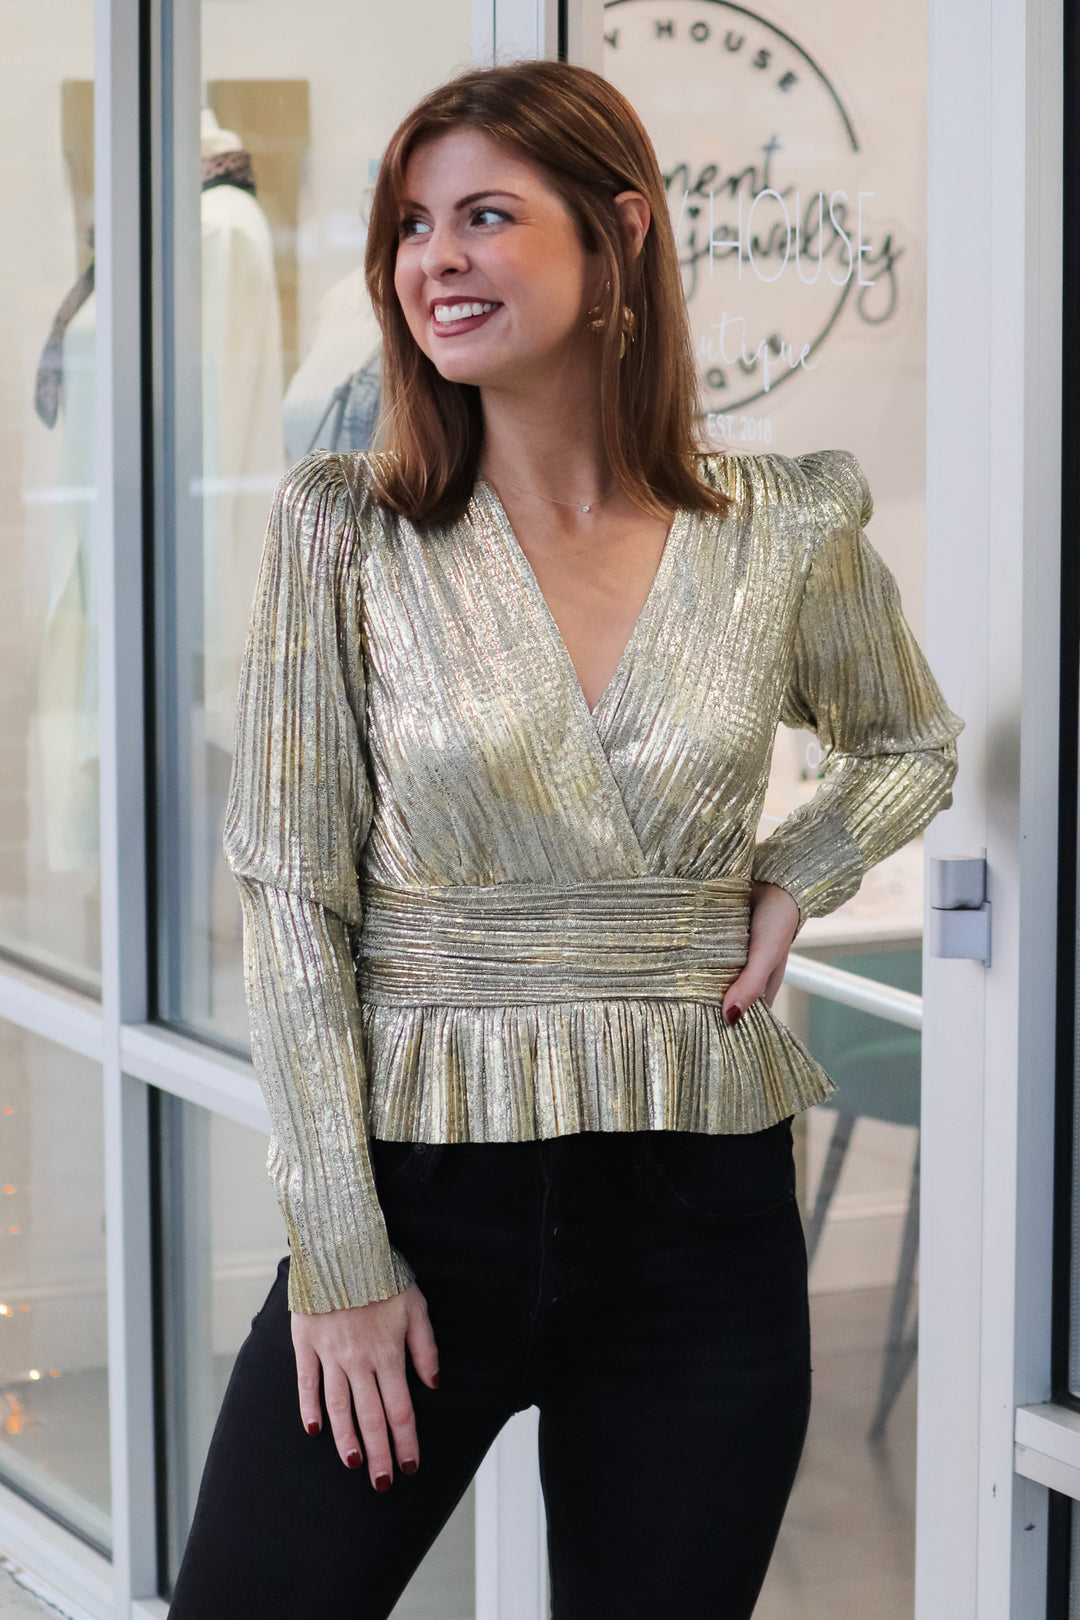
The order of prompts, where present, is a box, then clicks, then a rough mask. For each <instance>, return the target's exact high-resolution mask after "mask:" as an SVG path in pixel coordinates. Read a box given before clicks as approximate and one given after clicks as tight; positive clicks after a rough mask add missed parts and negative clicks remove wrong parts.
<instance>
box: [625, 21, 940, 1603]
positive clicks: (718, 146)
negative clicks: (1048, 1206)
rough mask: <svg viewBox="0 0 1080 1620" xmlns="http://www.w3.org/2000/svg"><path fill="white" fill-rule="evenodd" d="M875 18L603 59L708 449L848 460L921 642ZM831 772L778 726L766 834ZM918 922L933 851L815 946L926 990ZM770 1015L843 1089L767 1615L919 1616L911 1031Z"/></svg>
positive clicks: (907, 225) (742, 28) (918, 42)
mask: <svg viewBox="0 0 1080 1620" xmlns="http://www.w3.org/2000/svg"><path fill="white" fill-rule="evenodd" d="M872 9H873V17H872V20H871V18H870V17H869V16H868V15H863V16H862V19H861V21H862V26H860V27H858V28H854V27H852V25H851V15H852V14H851V11H850V8H849V7H847V6H844V5H840V4H838V3H837V0H813V3H812V4H808V5H802V6H799V7H797V8H795V9H792V7H791V6H790V5H785V4H777V5H772V4H762V5H758V6H754V7H752V8H749V9H748V8H747V7H746V6H744V5H735V4H729V3H728V0H674V3H672V0H666V3H665V0H608V3H607V4H606V5H605V6H604V24H603V27H604V47H603V50H604V56H603V63H604V71H605V73H606V74H607V75H608V77H609V78H611V79H612V81H613V82H614V83H615V84H617V85H618V87H619V88H620V89H621V90H623V91H624V92H625V93H626V95H627V96H628V97H629V99H630V100H631V102H632V103H633V104H634V106H635V107H637V109H638V111H639V112H640V113H641V115H642V117H643V119H644V121H645V124H646V127H647V128H648V130H649V133H650V134H651V136H652V138H653V142H654V144H655V146H656V149H657V155H658V157H659V159H660V164H661V168H662V169H663V172H664V175H665V179H666V181H667V187H668V203H669V209H670V214H671V219H672V223H673V225H674V228H675V231H676V236H677V240H678V244H679V251H680V259H681V263H682V269H683V282H684V289H685V292H686V299H687V305H688V309H689V313H690V319H691V326H692V331H693V339H694V346H695V351H696V354H697V358H698V367H699V374H700V382H701V394H702V403H703V411H702V418H701V430H702V435H703V437H704V439H705V440H706V441H707V442H708V443H710V444H712V445H713V446H715V447H716V448H717V449H718V450H719V449H723V450H731V451H736V452H738V451H748V452H753V453H757V452H765V451H776V452H779V453H781V454H783V455H798V454H800V453H802V452H804V451H810V450H820V449H830V448H843V449H847V450H851V451H853V452H854V453H855V454H856V455H857V457H858V459H859V461H860V463H861V464H862V467H863V470H864V472H865V473H866V476H867V478H868V480H869V483H870V487H871V489H872V491H873V495H874V501H875V515H874V518H873V521H872V523H871V525H870V530H869V538H870V541H871V543H872V544H873V545H874V547H875V548H876V549H877V550H878V551H879V552H880V553H881V554H882V556H883V557H884V558H885V561H886V562H887V563H888V565H889V567H890V568H891V569H892V571H893V573H894V574H895V576H896V578H897V580H898V583H899V586H900V591H901V595H902V598H903V602H904V607H905V610H906V613H907V617H908V619H909V622H910V623H911V625H912V628H913V629H914V631H915V634H916V636H917V637H919V638H920V639H921V637H922V634H923V626H924V618H925V614H924V605H925V582H924V569H925V473H924V435H925V428H926V411H925V385H926V364H925V343H926V327H925V263H924V244H925V218H924V212H925V161H926V89H927V78H926V61H925V15H924V14H920V12H919V10H918V8H916V10H915V12H912V11H911V10H910V9H908V10H904V11H898V10H897V9H896V8H890V7H887V6H884V5H880V4H879V5H876V6H874V7H873V8H872ZM820 763H821V760H820V753H819V751H818V750H817V746H816V742H815V740H814V739H813V737H811V736H810V735H809V734H808V733H805V732H792V731H784V730H781V732H780V733H779V735H778V738H777V746H776V751H775V756H774V762H773V772H772V777H771V781H770V787H769V793H768V799H767V802H766V806H765V809H766V815H765V819H764V821H763V824H762V827H761V836H762V837H764V836H767V834H768V833H769V831H770V830H771V829H772V827H773V826H774V825H775V824H776V822H777V821H779V820H780V819H781V818H782V817H783V816H785V815H786V814H787V813H788V811H789V810H791V809H792V808H794V806H795V805H797V804H799V803H800V802H802V801H803V800H804V799H805V798H806V797H808V796H809V795H810V794H811V793H813V791H814V789H815V787H816V785H817V780H818V771H819V766H820ZM921 930H922V857H921V849H920V848H919V846H918V845H915V846H909V847H908V848H907V849H905V850H902V851H901V852H900V853H899V854H898V855H896V856H895V857H893V858H892V859H891V860H889V861H887V862H885V863H883V864H882V866H881V867H878V868H876V869H874V870H873V871H872V872H871V873H870V874H869V875H868V877H867V879H866V881H865V883H864V885H863V889H862V891H861V892H860V894H859V895H858V896H857V897H856V899H855V900H853V901H852V902H850V903H849V904H848V905H846V906H844V907H842V908H841V909H840V911H838V912H837V913H835V914H834V915H833V916H831V917H828V918H824V919H820V920H817V921H813V922H811V923H809V924H808V925H807V927H806V928H805V929H804V930H803V932H802V934H801V935H800V939H799V946H798V948H799V950H800V952H802V953H803V954H805V955H808V956H812V957H815V958H817V959H818V960H820V961H823V962H825V963H831V964H834V965H836V966H842V967H844V968H846V969H847V970H848V971H851V972H856V973H860V974H862V975H864V976H866V977H869V978H873V979H877V980H879V981H881V982H883V983H886V984H891V985H894V986H896V987H897V988H902V989H907V990H915V991H917V990H918V988H919V982H920V965H921ZM777 1010H778V1011H779V1012H780V1014H781V1016H782V1017H784V1018H786V1019H787V1021H788V1022H789V1023H790V1024H791V1025H792V1027H793V1028H795V1030H796V1032H797V1033H799V1034H801V1035H802V1036H803V1038H804V1039H805V1040H806V1041H807V1043H808V1044H809V1046H810V1047H811V1050H812V1051H813V1052H814V1053H815V1055H816V1056H817V1057H818V1059H819V1060H820V1061H821V1062H822V1063H823V1064H824V1065H825V1067H826V1069H828V1070H829V1072H830V1073H832V1074H833V1076H834V1078H836V1079H837V1081H838V1082H839V1084H840V1090H839V1093H838V1095H837V1097H836V1099H835V1104H836V1105H835V1106H834V1107H831V1108H821V1109H816V1110H814V1111H812V1113H811V1114H810V1115H809V1116H806V1117H805V1118H803V1119H801V1120H800V1121H799V1122H798V1128H797V1145H798V1151H799V1154H800V1158H801V1161H802V1162H801V1170H802V1176H801V1185H802V1193H803V1203H804V1215H805V1220H806V1227H807V1233H808V1239H809V1243H810V1247H811V1250H812V1264H811V1272H810V1288H811V1306H812V1318H813V1333H814V1345H815V1353H814V1383H815V1403H814V1410H813V1414H812V1417H811V1424H810V1433H809V1437H808V1441H807V1447H806V1452H805V1455H804V1459H803V1465H802V1469H801V1471H800V1476H799V1480H798V1482H797V1485H796V1489H795V1493H794V1496H793V1498H792V1502H791V1506H790V1508H789V1511H788V1515H787V1519H786V1521H785V1525H784V1528H783V1530H782V1532H781V1539H780V1544H779V1547H778V1549H777V1553H776V1556H775V1558H774V1561H773V1565H772V1569H771V1571H770V1574H769V1578H768V1581H767V1584H766V1588H765V1591H764V1593H763V1595H762V1598H761V1600H760V1603H759V1607H758V1610H757V1611H755V1612H756V1613H757V1614H758V1615H759V1616H760V1620H773V1617H776V1620H779V1617H780V1616H786V1615H788V1614H790V1613H792V1612H794V1610H795V1609H797V1610H798V1613H799V1614H800V1615H802V1616H803V1617H804V1620H819V1617H820V1620H826V1617H829V1620H832V1617H834V1616H835V1615H837V1614H838V1613H848V1612H851V1613H860V1614H861V1613H869V1612H873V1614H874V1615H875V1616H876V1617H880V1620H901V1617H907V1616H910V1614H911V1612H912V1607H913V1602H914V1596H913V1591H914V1531H915V1525H914V1497H915V1471H914V1469H915V1464H914V1458H915V1381H914V1372H913V1365H914V1359H915V1321H916V1296H917V1269H916V1256H917V1239H918V1143H919V1067H920V1049H919V1046H920V1043H919V1036H918V1032H917V1031H915V1030H912V1029H908V1028H905V1027H902V1026H900V1025H897V1024H890V1023H888V1022H886V1021H884V1020H881V1019H878V1018H871V1017H869V1016H868V1015H865V1014H860V1013H855V1012H852V1011H850V1010H849V1009H846V1008H843V1007H839V1006H837V1005H836V1004H834V1003H830V1002H829V1001H827V1000H826V999H824V998H822V997H819V996H813V997H807V996H805V995H804V994H801V993H796V992H794V991H792V990H790V989H789V990H786V991H785V992H783V993H782V996H781V1000H780V1002H779V1003H778V1006H777ZM815 1206H816V1207H815ZM823 1549H825V1551H824V1552H823Z"/></svg>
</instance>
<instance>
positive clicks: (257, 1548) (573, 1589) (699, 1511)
mask: <svg viewBox="0 0 1080 1620" xmlns="http://www.w3.org/2000/svg"><path fill="white" fill-rule="evenodd" d="M372 1156H373V1164H374V1169H375V1176H376V1182H377V1186H378V1190H379V1197H380V1201H381V1203H382V1207H383V1209H384V1211H385V1214H386V1219H387V1225H388V1228H389V1232H390V1237H391V1241H392V1242H393V1243H394V1244H395V1245H396V1246H397V1247H398V1248H400V1249H401V1251H402V1253H403V1254H405V1255H406V1256H407V1257H408V1258H409V1260H410V1262H411V1264H412V1265H413V1266H414V1268H415V1270H416V1275H417V1282H418V1284H419V1286H420V1288H421V1289H422V1290H423V1292H424V1294H425V1296H426V1298H427V1302H428V1308H429V1311H430V1315H431V1322H432V1326H433V1328H434V1332H435V1337H436V1341H437V1343H438V1346H439V1354H440V1374H441V1387H440V1389H438V1390H431V1389H428V1388H427V1386H426V1385H424V1384H422V1383H421V1382H420V1380H419V1378H418V1377H417V1376H416V1374H415V1372H414V1371H413V1369H412V1367H411V1365H410V1367H409V1385H410V1389H411V1391H412V1395H413V1400H414V1403H415V1408H416V1416H417V1430H418V1436H419V1444H420V1467H419V1469H418V1471H417V1473H416V1474H414V1475H412V1476H408V1477H406V1476H403V1475H402V1474H401V1473H400V1472H399V1471H397V1470H395V1474H394V1483H393V1485H392V1487H391V1489H390V1490H389V1491H387V1492H385V1493H382V1494H380V1493H377V1492H376V1491H375V1490H374V1489H373V1488H372V1486H371V1483H370V1480H369V1477H368V1474H367V1471H366V1468H365V1469H363V1470H359V1471H357V1472H355V1473H350V1472H349V1471H348V1470H346V1469H345V1468H344V1467H343V1466H342V1464H341V1462H340V1461H339V1459H338V1456H337V1453H336V1450H335V1449H334V1445H333V1441H332V1439H331V1436H330V1432H329V1428H328V1426H324V1429H323V1432H322V1434H321V1435H319V1436H318V1437H317V1438H311V1437H309V1436H308V1435H307V1434H306V1433H305V1432H304V1429H303V1427H302V1426H301V1423H300V1416H299V1409H298V1406H297V1398H296V1380H295V1366H294V1362H293V1353H292V1344H291V1339H290V1334H289V1315H288V1308H287V1304H286V1283H287V1267H288V1261H287V1260H283V1261H282V1263H281V1266H280V1268H279V1271H278V1276H277V1281H276V1282H275V1283H274V1286H273V1288H272V1289H271V1291H270V1295H269V1297H268V1299H267V1301H266V1304H265V1306H264V1307H263V1309H262V1311H261V1312H260V1314H259V1315H258V1316H257V1317H256V1319H255V1321H254V1323H253V1325H252V1331H251V1334H250V1336H249V1337H248V1339H247V1340H246V1341H245V1343H244V1345H243V1346H242V1348H241V1350H240V1353H239V1355H238V1357H237V1360H236V1366H235V1369H234V1372H233V1376H232V1380H231V1382H230V1384H229V1388H228V1391H227V1393H226V1396H225V1400H224V1403H223V1406H222V1410H221V1414H220V1417H219V1419H218V1424H217V1428H216V1430H215V1433H214V1438H213V1442H212V1444H211V1447H210V1453H209V1457H208V1459H207V1465H206V1471H205V1474H204V1477H203V1484H202V1490H201V1493H200V1497H199V1504H198V1508H197V1511H196V1515H195V1523H194V1526H193V1528H192V1532H191V1537H190V1540H189V1543H188V1549H187V1553H186V1555H185V1559H184V1563H183V1567H182V1569H181V1572H180V1576H179V1580H178V1583H177V1588H176V1593H175V1596H174V1599H173V1604H172V1607H171V1609H170V1620H315V1617H318V1620H384V1617H385V1616H387V1615H389V1613H390V1611H391V1609H392V1608H393V1606H394V1603H395V1602H396V1600H397V1598H398V1597H399V1595H400V1594H401V1592H402V1590H403V1589H404V1587H405V1586H406V1584H407V1582H408V1581H409V1579H410V1577H411V1576H412V1574H413V1573H414V1571H415V1570H416V1568H417V1566H418V1565H419V1563H420V1562H421V1560H422V1558H423V1556H424V1554H425V1552H426V1551H427V1549H428V1548H429V1547H430V1546H431V1543H432V1542H433V1541H434V1540H435V1537H436V1536H437V1535H438V1533H439V1531H440V1529H441V1528H442V1526H443V1525H444V1524H445V1523H446V1520H447V1519H448V1518H449V1516H450V1513H451V1512H452V1510H453V1508H454V1507H455V1505H456V1503H457V1502H458V1501H459V1499H460V1498H461V1496H462V1494H463V1493H464V1491H465V1490H466V1488H467V1487H468V1484H469V1482H470V1480H471V1479H472V1477H473V1475H474V1474H475V1472H476V1469H477V1467H478V1466H479V1464H480V1461H481V1459H482V1458H483V1456H484V1453H485V1452H486V1451H487V1450H488V1447H489V1446H490V1445H491V1443H492V1441H493V1440H494V1439H495V1436H496V1435H497V1434H498V1432H499V1430H500V1429H501V1428H502V1426H503V1424H504V1423H505V1422H506V1421H507V1419H508V1418H509V1417H510V1416H511V1414H512V1413H514V1412H516V1411H519V1410H521V1409H522V1408H525V1407H528V1406H532V1405H535V1406H537V1407H539V1410H540V1426H539V1435H540V1470H541V1479H542V1482H543V1489H544V1497H545V1502H546V1507H547V1519H548V1550H549V1562H550V1571H551V1602H552V1609H551V1613H552V1617H553V1620H750V1616H751V1614H752V1612H753V1608H754V1603H755V1601H756V1598H757V1596H758V1593H759V1591H760V1588H761V1584H762V1582H763V1580H764V1577H765V1572H766V1569H767V1566H768V1562H769V1558H770V1556H771V1553H772V1549H773V1545H774V1542H775V1539H776V1534H777V1531H778V1529H779V1526H780V1520H781V1518H782V1515H783V1512H784V1508H785V1505H786V1503H787V1499H788V1495H789V1492H790V1489H791V1485H792V1482H793V1479H794V1476H795V1469H796V1466H797V1463H798V1460H799V1455H800V1453H801V1450H802V1445H803V1439H804V1436H805V1432H806V1422H807V1417H808V1414H809V1404H810V1334H809V1317H808V1310H807V1297H806V1250H805V1246H804V1243H803V1235H802V1227H801V1223H800V1220H799V1213H798V1209H797V1207H796V1204H795V1183H794V1169H793V1163H792V1151H791V1128H790V1122H789V1121H785V1122H784V1123H782V1124H780V1125H776V1126H773V1127H772V1128H771V1129H769V1130H766V1131H761V1132H759V1133H757V1134H756V1135H752V1136H704V1135H697V1134H694V1133H691V1132H680V1131H674V1132H668V1131H646V1132H627V1133H618V1132H611V1133H607V1132H588V1133H585V1134H583V1135H579V1136H567V1137H559V1138H556V1139H554V1140H550V1141H544V1142H523V1143H517V1142H515V1143H461V1144H454V1145H451V1146H446V1145H434V1146H429V1147H422V1146H421V1147H414V1146H412V1145H410V1144H402V1143H389V1142H375V1143H373V1144H372Z"/></svg>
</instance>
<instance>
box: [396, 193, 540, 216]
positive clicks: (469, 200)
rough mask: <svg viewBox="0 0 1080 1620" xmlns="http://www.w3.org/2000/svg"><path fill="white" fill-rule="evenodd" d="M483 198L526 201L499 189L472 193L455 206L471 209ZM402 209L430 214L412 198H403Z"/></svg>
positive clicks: (421, 204) (515, 194)
mask: <svg viewBox="0 0 1080 1620" xmlns="http://www.w3.org/2000/svg"><path fill="white" fill-rule="evenodd" d="M482 197H512V198H513V199H514V201H515V202H524V201H525V199H524V197H521V196H519V195H518V193H517V192H516V191H500V190H498V189H497V188H493V189H492V190H490V191H470V193H469V195H468V196H467V197H462V198H461V199H460V200H459V201H458V202H456V203H455V204H454V207H455V209H458V210H460V209H462V208H471V207H472V205H473V203H477V202H479V201H480V200H481V198H482ZM401 208H402V210H403V211H405V210H408V211H409V212H411V213H417V214H426V213H427V212H428V210H427V208H426V207H425V205H424V204H423V203H420V202H413V200H412V198H411V197H403V198H402V201H401Z"/></svg>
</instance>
